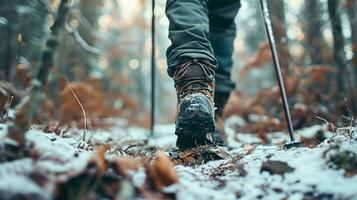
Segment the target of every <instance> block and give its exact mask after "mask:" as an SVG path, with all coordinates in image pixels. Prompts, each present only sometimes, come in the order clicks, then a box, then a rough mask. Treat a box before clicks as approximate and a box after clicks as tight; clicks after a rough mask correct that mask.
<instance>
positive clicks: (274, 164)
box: [260, 160, 295, 175]
mask: <svg viewBox="0 0 357 200" xmlns="http://www.w3.org/2000/svg"><path fill="white" fill-rule="evenodd" d="M294 170H295V169H294V168H292V167H290V166H289V165H288V164H287V163H286V162H282V161H279V160H268V161H265V162H263V165H262V167H261V169H260V172H264V171H266V172H269V173H270V174H278V175H283V174H285V173H289V172H293V171H294Z"/></svg>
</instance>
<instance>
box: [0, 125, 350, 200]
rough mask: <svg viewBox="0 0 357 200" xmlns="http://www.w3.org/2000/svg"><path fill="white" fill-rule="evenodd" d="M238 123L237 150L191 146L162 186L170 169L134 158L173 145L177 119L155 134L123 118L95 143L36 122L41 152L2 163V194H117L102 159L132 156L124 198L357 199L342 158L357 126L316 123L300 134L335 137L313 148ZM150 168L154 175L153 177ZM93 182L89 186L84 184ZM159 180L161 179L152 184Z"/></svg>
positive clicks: (232, 138) (34, 136) (231, 135)
mask: <svg viewBox="0 0 357 200" xmlns="http://www.w3.org/2000/svg"><path fill="white" fill-rule="evenodd" d="M235 123H236V122H235V119H234V118H232V119H230V120H228V121H227V123H226V131H227V134H228V141H229V144H228V146H229V150H228V151H227V152H226V153H227V154H224V156H223V159H221V160H214V161H209V162H205V158H201V157H200V156H203V155H204V154H203V153H202V152H203V151H197V152H194V151H192V152H190V153H186V154H184V155H183V156H181V158H182V159H179V160H175V159H174V160H173V162H174V163H175V166H174V169H175V171H176V173H177V175H178V177H179V180H178V182H177V183H175V184H172V185H171V186H168V187H162V188H161V189H159V188H158V187H157V186H158V184H156V183H157V181H159V182H160V181H161V180H155V179H165V177H159V176H156V177H155V176H154V177H152V175H148V173H150V168H147V165H146V164H143V166H139V167H132V164H133V163H135V158H136V159H139V160H140V159H144V158H145V157H147V158H150V157H152V156H153V152H157V150H156V149H162V150H164V151H168V150H169V149H171V148H172V147H173V146H174V144H175V140H176V136H175V135H174V134H173V132H174V125H157V126H156V127H155V130H156V131H155V136H154V137H150V136H149V134H148V133H149V131H148V130H145V129H141V128H135V127H126V126H125V123H124V122H123V121H120V120H119V121H117V123H116V124H117V126H115V127H113V128H112V129H110V130H109V131H90V134H91V139H90V144H91V145H88V146H86V145H84V144H85V143H83V142H82V141H81V133H82V131H83V130H74V129H71V130H67V131H66V132H64V133H62V135H61V136H62V137H61V136H59V135H57V134H54V133H44V132H43V131H42V130H40V129H36V128H33V129H31V130H30V131H28V132H27V134H26V138H27V139H28V140H29V141H32V142H33V144H34V149H35V151H36V153H34V154H35V155H31V156H30V157H27V158H23V159H20V160H16V161H12V162H7V163H2V164H1V165H0V179H1V180H2V181H1V183H0V197H1V199H16V197H19V195H20V196H22V197H30V198H36V199H52V198H53V197H56V198H57V199H59V197H61V195H65V194H61V193H63V191H59V190H58V188H62V189H64V188H66V187H68V188H66V189H65V190H66V192H67V193H68V194H72V197H73V194H77V197H78V199H80V197H82V198H84V197H85V198H87V199H98V197H102V198H103V197H109V196H108V194H109V193H110V192H109V193H108V191H105V190H104V192H103V191H102V190H101V189H100V188H102V186H103V185H105V184H106V183H107V184H108V185H107V186H108V188H111V187H114V188H115V186H113V185H111V184H109V183H110V181H111V179H110V178H108V177H111V176H113V175H110V174H112V172H110V170H107V172H105V173H104V172H101V173H102V175H100V176H99V175H98V173H99V172H100V170H101V168H102V167H101V164H100V163H101V162H102V161H103V160H106V162H108V161H109V162H110V161H111V160H119V159H124V158H128V160H126V162H125V163H126V164H125V165H121V166H122V170H124V169H126V170H127V172H125V176H123V177H124V178H123V177H122V178H119V183H120V188H122V190H119V191H120V192H119V193H115V195H114V196H115V198H116V199H142V198H144V199H175V198H176V199H182V200H186V199H225V200H227V199H238V198H239V199H292V200H293V199H357V192H356V187H357V176H355V175H354V174H355V173H356V171H353V168H352V171H349V170H351V168H348V166H347V168H346V166H342V165H343V164H341V166H339V162H344V161H341V160H343V159H345V161H346V159H353V156H354V159H355V160H354V162H356V154H357V142H356V135H355V134H354V136H353V135H352V136H353V137H354V138H349V136H348V135H346V134H343V132H341V131H340V133H331V132H329V131H327V130H326V127H324V126H313V127H310V128H306V129H303V130H301V131H298V132H297V135H298V137H299V138H300V139H301V138H310V139H312V141H313V140H317V139H316V138H317V137H316V136H317V135H316V134H323V135H324V136H325V137H326V138H327V139H326V140H325V141H324V142H322V143H321V144H319V145H317V146H316V147H313V148H307V147H301V148H293V149H289V150H284V149H282V148H281V146H282V144H283V143H284V142H285V141H287V139H288V137H287V135H285V134H283V133H271V134H268V137H269V138H268V141H269V143H268V144H263V143H262V141H261V139H259V138H258V137H257V136H256V134H244V133H237V134H236V133H235V131H234V129H232V128H231V127H234V124H235ZM6 128H7V127H6V125H4V124H2V125H1V133H0V138H1V140H0V141H4V136H5V135H4V134H5V131H6ZM352 131H353V128H352ZM350 136H351V135H350ZM305 141H306V139H305ZM108 144H109V147H107V148H106V149H105V150H104V151H103V152H102V153H103V154H102V155H105V158H101V159H102V160H101V159H94V160H96V161H95V162H93V158H99V157H100V154H101V153H100V152H101V151H102V150H103V149H101V148H102V147H103V145H104V146H105V145H108ZM3 145H4V143H3V142H2V145H1V146H3ZM95 146H96V147H95ZM79 147H80V148H79ZM98 147H99V148H98ZM347 152H348V153H347ZM195 153H196V155H195V156H192V154H195ZM167 154H168V153H167ZM347 154H348V155H347ZM96 155H97V156H96ZM342 155H345V157H343V158H342V157H341V156H342ZM339 156H340V157H339ZM348 156H350V157H351V158H348ZM133 161H134V162H133ZM349 161H350V162H352V161H353V160H349ZM106 162H104V163H106ZM90 163H91V164H93V163H95V165H96V166H97V168H95V169H96V170H95V171H96V173H95V174H96V175H95V177H97V179H94V181H93V180H92V179H91V178H90V177H91V176H93V171H91V170H90V169H92V168H90V167H88V166H90V165H91V164H90ZM130 163H131V164H130ZM102 164H103V163H102ZM122 164H123V163H122ZM345 164H346V163H345ZM352 164H353V163H352ZM134 165H135V164H134ZM118 166H120V165H118ZM344 167H345V169H342V168H344ZM92 170H93V169H92ZM166 170H170V169H169V168H168V169H166ZM354 170H355V169H354ZM168 174H170V173H168ZM147 176H151V178H152V179H151V181H150V180H148V178H147ZM168 176H172V175H168ZM99 177H100V178H99ZM114 177H117V176H114ZM112 178H113V177H112ZM113 179H115V178H113ZM168 179H170V177H169V178H168ZM174 179H175V178H174ZM174 179H173V180H174ZM73 181H77V183H80V184H79V185H76V184H74V183H73ZM152 181H153V182H152ZM66 183H67V184H66ZM86 183H87V184H88V185H87V186H88V188H87V189H83V187H84V188H85V186H83V185H86ZM152 183H154V184H153V185H155V186H154V187H148V186H147V185H150V184H152ZM78 186H79V188H76V187H78ZM103 188H105V187H103ZM108 188H107V189H108ZM80 191H82V193H81V192H80ZM73 192H75V193H73ZM106 195H107V196H106ZM62 197H63V196H62Z"/></svg>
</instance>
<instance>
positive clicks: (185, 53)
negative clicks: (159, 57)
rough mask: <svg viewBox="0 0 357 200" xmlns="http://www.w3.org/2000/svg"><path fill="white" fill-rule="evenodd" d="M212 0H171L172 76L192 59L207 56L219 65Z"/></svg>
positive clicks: (169, 58) (168, 5)
mask: <svg viewBox="0 0 357 200" xmlns="http://www.w3.org/2000/svg"><path fill="white" fill-rule="evenodd" d="M207 1H208V0H167V3H166V15H167V17H168V19H169V21H170V25H169V39H170V41H171V45H170V47H169V48H168V49H167V52H166V56H167V64H168V73H169V75H170V76H171V77H172V76H173V75H174V72H175V69H176V68H177V66H178V65H180V64H182V63H183V62H184V61H186V60H190V59H195V58H197V59H203V60H207V61H209V62H210V63H211V64H213V65H216V59H215V57H214V56H213V50H212V47H211V44H210V42H209V20H208V8H207Z"/></svg>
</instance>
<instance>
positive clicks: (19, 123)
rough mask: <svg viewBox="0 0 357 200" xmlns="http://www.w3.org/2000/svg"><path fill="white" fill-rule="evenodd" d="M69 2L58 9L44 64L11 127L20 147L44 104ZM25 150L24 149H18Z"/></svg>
mask: <svg viewBox="0 0 357 200" xmlns="http://www.w3.org/2000/svg"><path fill="white" fill-rule="evenodd" d="M68 1H69V0H62V1H61V3H60V6H59V8H58V14H57V16H56V19H55V21H54V23H53V25H52V26H51V35H50V37H49V39H48V40H47V42H46V46H45V49H44V51H43V54H42V62H41V65H40V68H39V72H38V75H37V76H36V78H35V80H34V81H33V83H32V88H31V91H30V92H29V95H28V96H27V97H25V98H24V99H23V101H22V102H21V103H20V104H19V105H18V107H17V108H16V113H15V120H14V122H13V124H11V125H10V126H9V130H8V136H9V137H10V138H12V139H14V140H15V141H16V142H17V143H18V145H19V147H24V145H25V132H26V131H27V129H28V128H29V125H30V123H31V121H32V119H33V118H34V117H35V115H36V114H37V113H38V112H39V110H40V109H41V107H42V102H43V100H44V98H45V95H44V88H45V86H46V83H47V78H48V75H49V73H50V70H51V68H52V67H53V60H54V57H55V52H56V49H57V46H58V36H59V33H60V31H61V29H62V28H63V25H64V23H65V20H66V16H67V13H68V10H69V5H68ZM18 150H19V151H21V150H23V149H22V148H20V149H18Z"/></svg>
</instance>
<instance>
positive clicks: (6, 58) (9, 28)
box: [3, 24, 15, 81]
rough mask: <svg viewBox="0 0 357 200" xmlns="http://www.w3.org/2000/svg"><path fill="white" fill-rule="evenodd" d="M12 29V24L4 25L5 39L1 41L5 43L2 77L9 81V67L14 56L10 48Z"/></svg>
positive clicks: (10, 67)
mask: <svg viewBox="0 0 357 200" xmlns="http://www.w3.org/2000/svg"><path fill="white" fill-rule="evenodd" d="M12 34H13V31H12V25H11V24H9V25H8V26H7V27H6V33H5V35H6V40H5V42H4V43H3V45H5V52H4V64H3V65H4V79H5V80H6V81H10V75H11V69H12V64H13V58H14V56H13V55H12V53H13V49H12V44H13V41H12V40H13V38H15V37H13V36H12Z"/></svg>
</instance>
